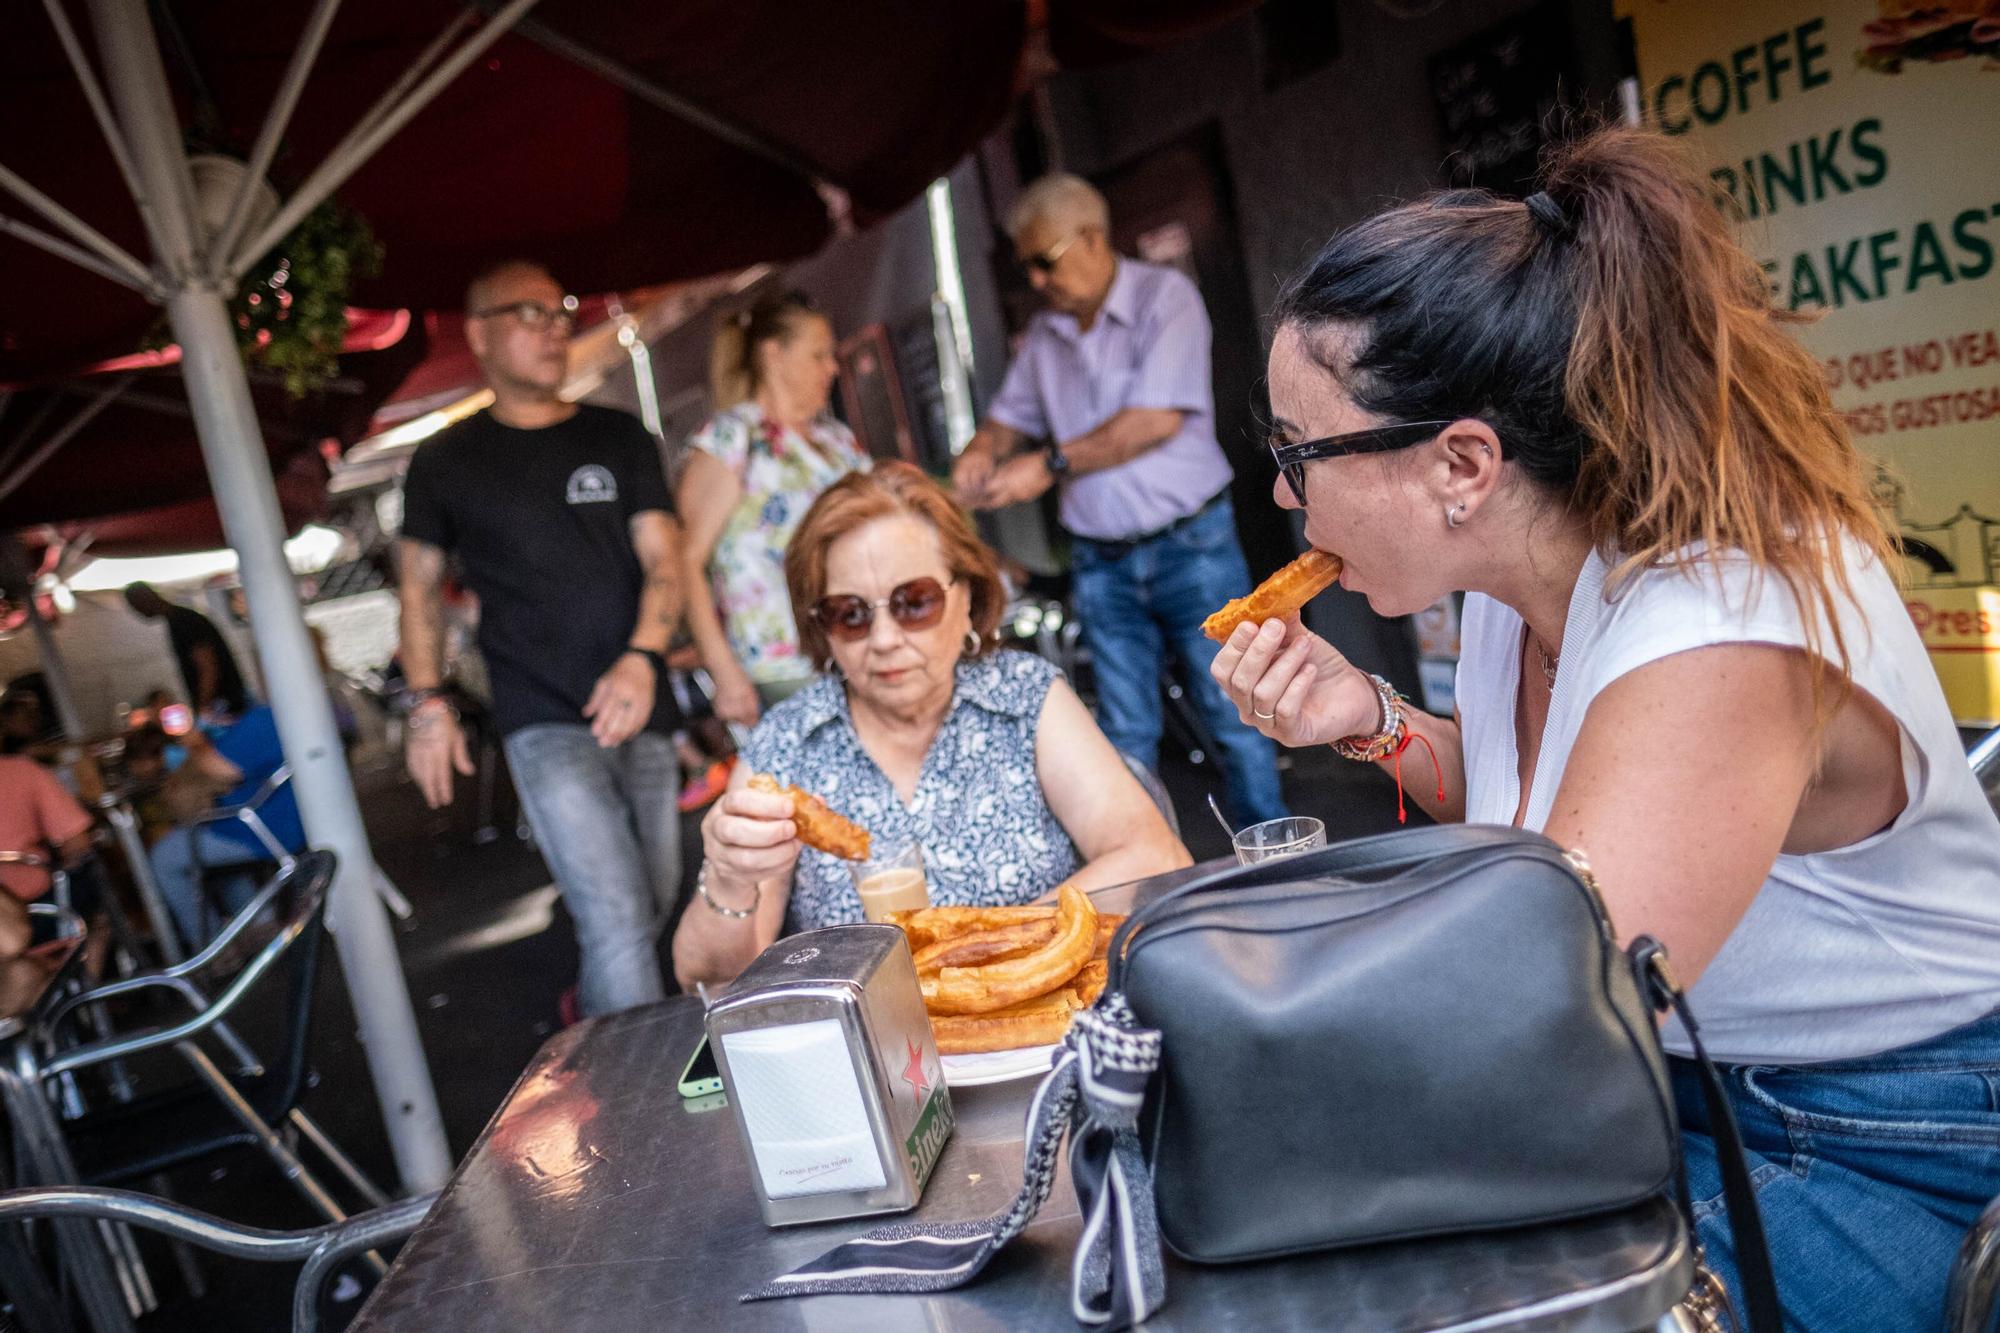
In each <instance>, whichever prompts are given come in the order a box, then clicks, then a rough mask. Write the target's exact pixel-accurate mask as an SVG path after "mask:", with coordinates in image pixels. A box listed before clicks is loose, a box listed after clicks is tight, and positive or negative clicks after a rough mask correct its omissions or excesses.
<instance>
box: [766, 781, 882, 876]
mask: <svg viewBox="0 0 2000 1333" xmlns="http://www.w3.org/2000/svg"><path fill="white" fill-rule="evenodd" d="M745 785H746V786H748V787H749V788H750V789H751V790H752V791H763V792H771V793H774V794H776V795H779V796H789V797H791V798H792V822H793V823H794V824H796V825H798V827H799V841H800V842H802V843H804V844H805V845H806V846H808V847H812V848H815V849H817V850H819V851H822V852H825V853H826V854H827V855H828V856H837V857H839V858H840V859H841V860H843V861H865V860H867V859H868V845H869V838H868V830H867V829H865V828H862V827H861V826H860V825H859V824H856V823H855V822H854V821H853V820H851V819H848V818H846V817H845V816H843V815H840V814H838V813H836V812H835V811H834V810H833V809H832V808H830V807H829V806H828V805H827V803H826V802H825V801H822V800H821V799H820V798H819V797H817V796H815V795H813V794H812V793H811V792H809V791H806V790H805V789H803V788H801V787H787V786H784V785H782V784H780V783H779V781H778V780H777V779H776V778H774V777H772V776H771V775H770V774H768V773H754V774H752V775H751V777H750V781H749V782H748V783H746V784H745Z"/></svg>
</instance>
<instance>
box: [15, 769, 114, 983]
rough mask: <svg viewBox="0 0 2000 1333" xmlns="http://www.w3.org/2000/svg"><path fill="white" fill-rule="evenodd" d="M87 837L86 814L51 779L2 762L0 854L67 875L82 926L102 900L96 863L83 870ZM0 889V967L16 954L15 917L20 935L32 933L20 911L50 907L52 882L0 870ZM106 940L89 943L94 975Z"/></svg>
mask: <svg viewBox="0 0 2000 1333" xmlns="http://www.w3.org/2000/svg"><path fill="white" fill-rule="evenodd" d="M90 831H91V818H90V814H89V812H88V811H86V810H85V809H84V808H83V806H82V805H80V804H78V803H77V799H76V797H74V796H72V795H70V793H69V789H68V788H66V787H64V786H63V785H62V782H61V781H60V780H59V779H58V778H57V777H56V775H55V774H54V773H52V772H50V771H49V770H48V769H46V768H44V767H42V765H40V764H38V763H36V762H35V761H34V760H32V759H28V758H25V757H23V756H20V755H8V756H5V757H0V850H4V851H9V852H20V853H22V854H24V855H27V856H33V857H37V858H39V859H40V860H41V861H43V862H45V863H46V864H47V865H48V866H58V867H61V868H62V869H65V870H68V871H70V872H71V875H70V893H69V906H70V907H71V908H72V909H74V910H75V911H76V913H77V914H78V915H79V916H81V917H83V918H84V919H85V920H86V921H90V920H91V919H92V918H93V917H95V916H96V915H97V909H98V903H99V901H100V899H101V897H102V894H103V888H102V885H101V884H100V882H99V880H98V873H97V867H96V865H95V863H89V864H86V859H87V858H88V857H89V856H90V852H91V844H90ZM0 888H4V889H5V890H6V892H5V893H0V913H4V915H5V920H0V961H5V960H6V959H8V958H12V957H14V956H15V955H16V954H18V953H19V952H20V950H19V949H12V950H11V951H10V948H9V946H10V945H11V944H12V942H13V927H14V924H15V918H16V916H18V917H19V922H18V924H19V926H20V928H21V929H22V930H23V931H27V932H28V933H29V934H30V935H32V934H33V933H34V931H33V929H32V926H33V923H31V922H30V921H29V919H28V913H27V909H26V908H25V907H24V906H22V905H23V904H25V903H31V902H38V901H41V902H48V901H54V899H53V897H52V890H53V888H54V880H53V877H52V876H51V875H50V873H49V871H48V870H47V869H44V868H43V867H42V866H26V865H5V864H0ZM42 926H43V930H44V931H45V932H51V933H52V932H53V926H54V923H53V922H50V921H47V920H44V922H43V923H42ZM104 940H105V936H104V935H103V934H102V933H101V932H98V933H95V934H94V936H93V938H92V940H91V948H90V956H89V963H90V967H91V970H92V971H93V972H95V971H96V970H97V968H98V966H99V965H100V964H101V963H102V961H103V958H104V950H105V948H106V947H107V946H106V944H105V943H104Z"/></svg>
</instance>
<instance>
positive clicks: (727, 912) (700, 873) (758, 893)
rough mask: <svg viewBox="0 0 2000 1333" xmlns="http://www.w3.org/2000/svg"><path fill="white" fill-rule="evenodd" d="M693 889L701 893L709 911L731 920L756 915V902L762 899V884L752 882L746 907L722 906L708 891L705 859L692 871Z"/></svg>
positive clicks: (744, 918) (747, 918)
mask: <svg viewBox="0 0 2000 1333" xmlns="http://www.w3.org/2000/svg"><path fill="white" fill-rule="evenodd" d="M694 891H695V892H696V893H698V894H700V895H701V900H702V901H703V902H705V903H707V904H708V910H709V911H711V912H714V913H715V914H716V915H718V916H726V917H728V918H729V919H730V920H731V921H747V920H749V919H750V918H751V917H752V916H754V915H756V913H757V904H758V903H761V902H763V901H764V886H763V885H762V884H752V885H751V886H750V905H749V906H748V907H724V906H723V905H722V904H721V903H719V902H717V901H715V897H714V895H712V894H711V893H709V891H708V862H706V861H703V862H702V863H701V868H700V869H699V870H697V871H695V872H694Z"/></svg>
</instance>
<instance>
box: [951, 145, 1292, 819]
mask: <svg viewBox="0 0 2000 1333" xmlns="http://www.w3.org/2000/svg"><path fill="white" fill-rule="evenodd" d="M1008 230H1009V232H1010V233H1011V234H1012V235H1013V238H1014V247H1015V251H1016V253H1017V254H1018V256H1019V258H1020V260H1021V264H1022V266H1023V267H1024V268H1025V269H1026V270H1027V272H1028V280H1029V282H1030V283H1032V284H1033V285H1034V288H1035V290H1036V291H1037V292H1039V293H1040V294H1041V296H1042V299H1043V301H1044V302H1045V303H1046V305H1047V307H1048V308H1047V309H1045V310H1043V311H1042V312H1041V313H1039V314H1037V315H1036V316H1035V317H1034V319H1033V320H1031V321H1030V322H1029V325H1028V332H1027V335H1026V337H1025V338H1024V339H1023V340H1022V343H1021V348H1020V352H1019V354H1018V355H1017V356H1016V357H1015V360H1014V364H1013V365H1012V366H1011V367H1009V368H1008V371H1007V379H1006V383H1005V384H1004V385H1003V386H1002V387H1001V390H1000V395H999V397H998V398H996V399H995V400H994V401H993V405H992V407H991V409H990V411H989V413H988V416H987V420H986V422H985V424H984V425H982V426H981V427H980V429H979V432H978V434H976V435H974V436H973V437H972V439H971V441H970V442H968V443H967V445H966V447H965V451H964V452H963V453H962V454H961V455H960V456H959V459H958V462H957V464H956V465H955V466H954V468H953V470H952V481H953V483H954V485H955V486H956V487H957V489H958V493H959V496H960V498H961V499H963V500H964V501H965V502H966V503H968V504H971V505H973V506H974V507H976V508H980V509H997V508H1000V507H1002V506H1004V505H1010V504H1019V503H1021V502H1023V501H1027V500H1033V499H1036V498H1037V497H1039V496H1040V495H1041V494H1042V493H1043V492H1045V491H1046V490H1048V488H1049V487H1050V486H1052V485H1060V486H1061V488H1062V489H1061V518H1062V525H1063V527H1064V528H1065V529H1066V530H1067V531H1068V532H1069V534H1070V536H1071V538H1072V539H1073V540H1072V544H1071V555H1072V559H1071V563H1072V566H1073V574H1074V588H1073V600H1074V603H1075V610H1076V614H1077V617H1078V619H1079V621H1080V622H1081V624H1082V627H1083V639H1084V643H1085V644H1086V645H1087V646H1088V647H1089V649H1090V653H1091V659H1092V663H1093V667H1094V670H1095V673H1096V678H1097V704H1098V720H1099V722H1100V723H1101V724H1102V725H1103V727H1104V731H1105V734H1106V735H1107V736H1109V737H1110V738H1111V741H1112V744H1114V745H1116V746H1117V747H1118V748H1119V749H1120V750H1123V751H1124V752H1125V753H1127V754H1129V755H1132V756H1133V757H1134V758H1137V759H1139V760H1141V761H1143V762H1144V763H1146V764H1148V765H1155V764H1157V762H1158V752H1159V744H1160V677H1161V675H1162V673H1163V672H1164V671H1165V669H1166V666H1167V657H1168V654H1171V655H1172V656H1173V657H1174V658H1176V659H1178V664H1179V666H1180V668H1181V671H1180V674H1181V678H1182V684H1183V686H1184V687H1185V688H1186V690H1187V692H1188V695H1189V697H1190V698H1191V699H1192V700H1193V701H1194V703H1195V705H1196V707H1197V708H1198V710H1199V711H1200V713H1201V716H1202V718H1203V720H1204V721H1205V722H1206V723H1207V725H1208V727H1209V729H1210V731H1211V732H1213V733H1214V736H1215V740H1216V744H1217V747H1218V748H1219V749H1220V750H1221V755H1220V758H1221V760H1222V768H1223V778H1224V783H1225V786H1226V792H1227V801H1228V805H1229V809H1230V814H1231V816H1232V817H1233V818H1234V819H1235V820H1236V821H1237V822H1238V823H1239V824H1243V823H1250V822H1254V821H1257V820H1262V819H1275V818H1278V817H1280V816H1282V815H1283V814H1285V813H1286V811H1285V806H1284V799H1283V796H1282V795H1281V793H1280V792H1279V790H1278V770H1277V756H1276V751H1275V750H1274V749H1273V747H1272V745H1271V743H1270V742H1269V741H1268V740H1266V739H1265V738H1264V737H1263V736H1262V735H1260V734H1258V733H1257V732H1256V731H1253V730H1251V729H1250V728H1249V727H1246V726H1244V725H1243V723H1242V722H1241V721H1240V720H1239V719H1238V717H1237V715H1236V710H1235V708H1234V707H1232V706H1231V705H1230V703H1229V701H1228V700H1227V699H1226V698H1224V697H1223V694H1222V692H1221V690H1219V689H1218V688H1216V685H1215V683H1214V682H1213V681H1212V680H1210V679H1209V675H1208V664H1209V661H1210V659H1212V658H1213V657H1214V656H1215V652H1216V647H1217V645H1215V644H1214V643H1212V642H1210V641H1209V640H1208V639H1207V638H1206V637H1204V636H1203V634H1202V632H1201V622H1202V619H1203V618H1204V617H1205V616H1207V615H1208V613H1209V612H1211V611H1213V610H1215V609H1216V608H1217V607H1219V606H1221V605H1222V604H1223V603H1224V602H1226V601H1228V600H1229V599H1230V598H1232V597H1240V596H1242V595H1243V594H1244V593H1246V592H1248V591H1249V589H1250V573H1249V570H1248V568H1247V567H1246V566H1245V564H1244V562H1243V551H1242V548H1241V547H1239V546H1238V545H1237V541H1236V518H1235V514H1234V512H1233V511H1232V509H1231V507H1230V503H1229V480H1230V475H1231V473H1230V467H1229V462H1228V460H1227V459H1226V458H1224V457H1223V454H1222V448H1221V446H1220V445H1218V444H1217V443H1216V440H1215V407H1214V391H1213V389H1212V388H1211V384H1210V368H1209V336H1210V335H1209V324H1208V312H1207V310H1206V309H1205V308H1204V307H1203V305H1202V301H1201V293H1200V292H1199V291H1197V290H1196V289H1195V285H1194V284H1193V283H1192V282H1190V281H1188V279H1187V278H1186V277H1184V276H1183V275H1182V274H1180V273H1179V272H1177V271H1176V270H1174V269H1170V268H1162V267H1160V266H1158V265H1155V264H1145V263H1141V262H1139V261H1138V260H1136V259H1125V258H1122V257H1120V256H1119V254H1118V253H1117V251H1115V250H1114V249H1112V247H1111V239H1110V212H1109V209H1108V208H1107V206H1106V204H1105V202H1104V196H1102V195H1101V194H1099V193H1098V192H1097V191H1096V190H1095V189H1093V188H1092V187H1091V186H1090V184H1089V183H1088V182H1086V181H1084V180H1082V179H1080V178H1078V177H1075V176H1064V175H1058V176H1048V177H1045V178H1043V179H1042V180H1039V181H1037V182H1035V183H1034V184H1033V185H1031V186H1029V187H1028V189H1027V191H1026V192H1025V193H1024V194H1023V195H1022V197H1021V202H1020V203H1019V204H1018V205H1017V206H1016V207H1015V209H1014V212H1013V215H1012V216H1011V218H1010V219H1009V226H1008ZM1037 440H1042V441H1046V444H1045V445H1036V444H1035V443H1034V441H1037Z"/></svg>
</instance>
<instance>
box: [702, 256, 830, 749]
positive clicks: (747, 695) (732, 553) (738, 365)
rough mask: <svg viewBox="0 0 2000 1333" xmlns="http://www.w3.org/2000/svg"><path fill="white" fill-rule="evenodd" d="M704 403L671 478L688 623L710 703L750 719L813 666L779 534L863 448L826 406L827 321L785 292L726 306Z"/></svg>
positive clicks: (801, 681) (731, 716) (796, 685)
mask: <svg viewBox="0 0 2000 1333" xmlns="http://www.w3.org/2000/svg"><path fill="white" fill-rule="evenodd" d="M710 361H711V364H710V370H709V378H710V381H711V387H712V388H713V390H714V393H715V403H716V407H717V408H718V409H719V410H718V411H717V412H716V414H715V415H714V416H713V417H711V418H709V420H708V422H707V424H706V425H704V426H703V427H702V428H701V429H700V430H699V431H698V432H696V433H695V435H694V437H693V438H692V439H691V440H690V441H689V443H690V444H691V445H693V446H694V448H693V450H692V452H690V454H689V456H688V466H687V468H686V469H685V471H683V473H682V475H681V478H680V482H679V485H678V486H677V487H676V491H675V502H676V507H677V508H678V509H679V510H680V513H681V516H682V523H683V524H684V525H685V528H686V532H687V541H686V552H687V554H686V557H685V558H686V560H687V585H686V586H687V588H688V607H687V617H688V629H689V632H690V633H691V634H693V636H694V641H695V646H696V647H697V648H698V649H699V650H700V652H701V658H702V664H703V665H704V666H706V667H707V668H708V673H709V675H710V676H711V677H712V678H713V679H714V681H715V688H716V698H715V711H716V713H717V714H718V715H719V716H720V717H722V718H723V719H725V720H726V721H730V722H739V723H742V724H743V725H744V726H750V725H753V724H754V723H755V722H756V721H757V718H758V716H759V714H760V713H761V711H762V710H763V708H767V707H769V706H770V705H772V704H774V703H776V702H777V701H778V700H780V699H783V698H785V697H786V696H787V695H789V694H791V693H793V692H794V691H796V690H798V689H800V688H801V687H803V686H804V685H805V684H806V683H807V682H808V681H810V680H811V679H812V663H811V662H809V661H807V660H806V658H805V657H804V656H803V655H802V654H801V653H800V652H799V641H798V636H797V634H796V633H795V632H794V630H793V625H792V604H791V600H790V598H789V597H788V596H787V595H786V592H785V574H784V558H785V546H786V544H787V543H788V542H790V541H791V539H792V531H793V529H795V528H797V527H798V524H799V519H800V518H802V517H803V516H804V515H805V512H806V510H807V509H808V508H810V507H811V505H812V502H813V501H814V500H815V499H817V498H818V497H819V494H820V492H821V491H824V490H825V489H826V488H827V487H828V486H831V485H832V484H833V483H834V482H836V481H838V480H839V479H840V478H842V477H844V476H846V475H847V474H848V473H850V472H855V471H865V470H866V469H867V467H868V456H867V455H866V454H864V453H862V452H861V449H860V447H859V446H858V445H856V444H855V442H854V433H853V432H852V431H850V430H848V429H847V427H845V426H843V425H841V424H840V423H839V422H838V421H835V420H834V419H833V418H832V416H830V415H829V414H828V413H827V401H828V397H829V395H830V394H831V393H832V391H833V380H834V376H835V375H836V374H837V373H838V366H837V363H836V362H835V360H834V344H833V326H832V325H831V324H829V323H828V322H827V319H826V316H824V315H821V314H819V313H818V312H817V311H815V310H814V309H813V308H812V306H811V304H810V303H809V302H807V300H806V298H805V297H803V296H801V295H799V294H798V293H796V292H793V293H788V294H786V295H784V296H776V297H767V298H765V299H764V300H762V301H759V302H758V303H757V304H756V305H753V306H751V307H750V308H749V309H748V310H744V311H740V312H738V313H737V314H736V315H734V316H732V317H731V318H730V319H729V320H728V321H727V322H726V323H725V324H724V325H723V326H722V328H721V329H720V330H718V331H717V333H716V337H715V345H714V348H713V350H712V352H711V357H710Z"/></svg>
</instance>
